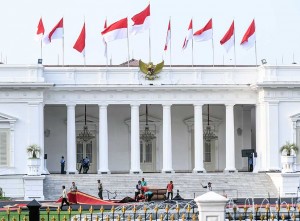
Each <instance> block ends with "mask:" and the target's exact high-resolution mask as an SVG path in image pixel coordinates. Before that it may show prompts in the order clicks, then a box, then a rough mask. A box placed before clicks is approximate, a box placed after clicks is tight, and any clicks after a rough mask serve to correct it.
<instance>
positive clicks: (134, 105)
mask: <svg viewBox="0 0 300 221" xmlns="http://www.w3.org/2000/svg"><path fill="white" fill-rule="evenodd" d="M140 105H141V104H139V103H131V104H130V106H131V107H139V106H140Z"/></svg>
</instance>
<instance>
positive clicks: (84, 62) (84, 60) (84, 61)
mask: <svg viewBox="0 0 300 221" xmlns="http://www.w3.org/2000/svg"><path fill="white" fill-rule="evenodd" d="M83 26H84V31H85V16H84V17H83ZM84 42H85V39H84ZM83 50H84V51H83V64H84V67H85V65H86V58H85V47H84V49H83Z"/></svg>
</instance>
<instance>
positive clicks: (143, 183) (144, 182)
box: [141, 177, 147, 186]
mask: <svg viewBox="0 0 300 221" xmlns="http://www.w3.org/2000/svg"><path fill="white" fill-rule="evenodd" d="M141 185H142V186H147V182H146V181H145V179H144V177H143V178H142V181H141Z"/></svg>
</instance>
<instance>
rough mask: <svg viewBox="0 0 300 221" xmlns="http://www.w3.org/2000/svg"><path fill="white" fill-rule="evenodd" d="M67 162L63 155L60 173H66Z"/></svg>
mask: <svg viewBox="0 0 300 221" xmlns="http://www.w3.org/2000/svg"><path fill="white" fill-rule="evenodd" d="M65 163H66V161H65V158H64V156H62V157H61V159H60V173H61V174H65Z"/></svg>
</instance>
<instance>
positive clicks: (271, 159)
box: [266, 101, 281, 171]
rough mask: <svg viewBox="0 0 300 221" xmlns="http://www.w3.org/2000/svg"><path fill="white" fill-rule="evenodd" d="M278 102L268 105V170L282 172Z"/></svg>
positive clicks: (270, 102)
mask: <svg viewBox="0 0 300 221" xmlns="http://www.w3.org/2000/svg"><path fill="white" fill-rule="evenodd" d="M278 104H279V102H278V101H269V102H268V103H267V113H266V114H267V125H266V126H267V127H266V129H267V145H266V150H267V154H266V155H267V156H268V160H267V170H269V171H270V170H271V171H278V170H281V162H280V151H279V141H278V139H279V132H278V128H279V123H278V115H279V113H278Z"/></svg>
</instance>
